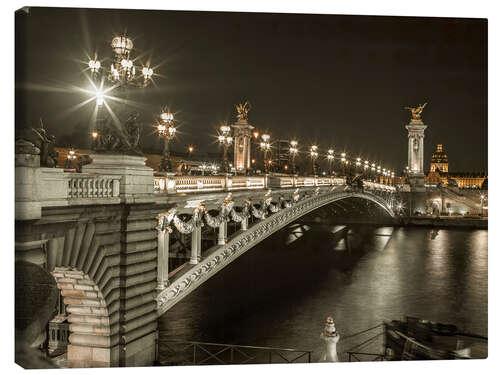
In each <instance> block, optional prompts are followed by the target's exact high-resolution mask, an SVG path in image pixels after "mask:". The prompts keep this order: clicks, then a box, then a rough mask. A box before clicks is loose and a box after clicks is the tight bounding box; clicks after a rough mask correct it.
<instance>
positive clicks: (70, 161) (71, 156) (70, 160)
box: [65, 148, 76, 169]
mask: <svg viewBox="0 0 500 375" xmlns="http://www.w3.org/2000/svg"><path fill="white" fill-rule="evenodd" d="M75 159H76V152H75V150H73V149H72V148H70V149H69V151H68V155H67V156H66V165H65V168H66V169H72V168H74V165H73V162H74V160H75Z"/></svg>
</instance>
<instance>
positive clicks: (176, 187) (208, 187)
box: [154, 175, 345, 194]
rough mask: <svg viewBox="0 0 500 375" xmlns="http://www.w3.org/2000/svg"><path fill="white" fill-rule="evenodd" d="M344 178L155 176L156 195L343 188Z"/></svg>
mask: <svg viewBox="0 0 500 375" xmlns="http://www.w3.org/2000/svg"><path fill="white" fill-rule="evenodd" d="M344 184H345V178H332V177H297V176H276V175H266V176H155V179H154V192H155V193H157V194H177V193H203V192H217V191H236V190H254V189H267V188H278V189H286V188H296V187H313V186H336V185H344Z"/></svg>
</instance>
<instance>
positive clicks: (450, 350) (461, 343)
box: [384, 317, 488, 361]
mask: <svg viewBox="0 0 500 375" xmlns="http://www.w3.org/2000/svg"><path fill="white" fill-rule="evenodd" d="M384 331H385V344H384V346H385V355H384V357H385V359H386V360H394V361H405V360H429V359H472V358H474V359H479V358H487V357H488V338H487V337H484V336H480V335H475V334H471V333H465V332H461V331H460V330H459V328H458V327H457V326H455V325H453V324H442V323H435V322H431V321H428V320H423V319H419V318H414V317H406V321H404V320H392V321H390V322H384Z"/></svg>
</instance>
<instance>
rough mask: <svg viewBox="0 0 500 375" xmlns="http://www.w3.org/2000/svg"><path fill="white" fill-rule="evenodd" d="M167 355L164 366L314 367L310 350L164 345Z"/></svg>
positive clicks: (187, 343)
mask: <svg viewBox="0 0 500 375" xmlns="http://www.w3.org/2000/svg"><path fill="white" fill-rule="evenodd" d="M161 348H162V349H163V350H166V351H167V354H166V358H164V359H162V360H161V362H160V365H169V366H172V365H174V366H175V365H178V366H183V365H234V364H266V363H310V362H311V353H312V351H310V350H298V349H285V348H273V347H265V346H247V345H231V344H215V343H207V342H197V341H173V340H166V341H161Z"/></svg>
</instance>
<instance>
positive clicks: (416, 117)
mask: <svg viewBox="0 0 500 375" xmlns="http://www.w3.org/2000/svg"><path fill="white" fill-rule="evenodd" d="M426 105H427V103H424V104H419V105H418V107H416V108H414V107H404V109H408V110H409V111H411V120H412V121H421V120H422V111H423V110H424V108H425V106H426Z"/></svg>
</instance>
